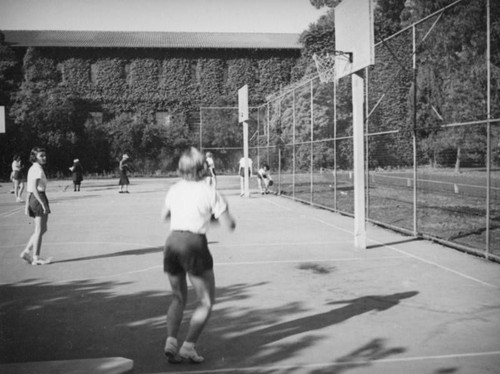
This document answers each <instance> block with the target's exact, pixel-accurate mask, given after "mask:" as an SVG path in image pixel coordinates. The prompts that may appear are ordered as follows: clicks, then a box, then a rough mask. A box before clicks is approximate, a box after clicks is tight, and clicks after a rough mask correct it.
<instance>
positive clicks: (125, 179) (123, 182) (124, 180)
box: [118, 172, 130, 186]
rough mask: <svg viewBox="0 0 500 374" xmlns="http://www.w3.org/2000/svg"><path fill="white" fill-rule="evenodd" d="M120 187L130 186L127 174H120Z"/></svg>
mask: <svg viewBox="0 0 500 374" xmlns="http://www.w3.org/2000/svg"><path fill="white" fill-rule="evenodd" d="M118 184H119V185H120V186H125V185H128V184H130V181H129V180H128V176H127V174H125V173H123V172H120V181H119V182H118Z"/></svg>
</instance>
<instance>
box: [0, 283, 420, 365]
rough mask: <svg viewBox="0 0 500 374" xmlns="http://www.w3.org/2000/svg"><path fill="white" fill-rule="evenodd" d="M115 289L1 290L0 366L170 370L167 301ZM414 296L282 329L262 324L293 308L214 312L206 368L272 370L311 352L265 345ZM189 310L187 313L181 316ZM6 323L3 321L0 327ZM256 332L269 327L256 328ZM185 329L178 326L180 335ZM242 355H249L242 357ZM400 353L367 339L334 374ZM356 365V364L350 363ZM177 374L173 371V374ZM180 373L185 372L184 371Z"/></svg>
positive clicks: (243, 295) (241, 293)
mask: <svg viewBox="0 0 500 374" xmlns="http://www.w3.org/2000/svg"><path fill="white" fill-rule="evenodd" d="M117 286H120V287H123V286H125V287H126V286H127V283H126V282H125V283H124V282H119V283H117V282H89V281H77V282H71V283H70V284H59V285H54V284H51V283H39V282H32V281H30V280H27V281H26V282H24V284H17V285H1V286H0V299H1V300H4V302H3V303H2V304H3V305H2V309H3V310H4V311H5V312H4V313H5V314H4V317H3V318H2V319H3V321H2V322H3V323H2V345H1V347H0V357H2V361H4V362H11V363H14V362H29V361H46V360H67V359H79V358H88V357H113V356H122V357H129V358H131V359H133V360H134V362H135V367H136V372H138V373H142V372H161V371H164V370H165V369H166V368H168V367H171V366H169V365H168V364H167V363H166V360H165V359H164V358H163V357H162V347H163V342H164V339H165V331H164V328H165V326H164V318H165V308H166V305H167V304H168V303H169V297H167V296H166V294H165V293H162V292H141V293H135V294H133V295H116V294H115V292H114V291H113V290H114V289H115V288H116V287H117ZM262 286H266V283H265V282H263V283H260V284H254V285H252V284H237V285H234V286H231V287H227V288H222V289H221V288H218V290H217V293H218V298H219V302H220V303H222V304H224V303H225V301H227V300H231V302H234V301H237V300H243V299H247V298H249V297H250V296H249V292H248V291H249V290H251V289H252V288H255V287H262ZM417 294H418V292H406V293H401V294H392V295H373V296H366V297H361V298H357V299H353V300H343V301H338V302H332V303H330V304H331V305H342V307H340V308H338V309H332V310H330V311H328V312H325V313H319V314H312V315H310V316H308V317H303V318H297V319H292V320H290V321H288V322H284V323H280V322H279V319H278V318H275V319H273V318H269V316H287V315H294V314H295V313H297V310H298V309H300V304H290V305H286V306H283V307H279V308H272V309H261V310H258V309H255V310H250V311H247V312H246V313H245V314H243V315H240V316H239V317H238V318H234V317H230V316H229V315H227V314H226V313H225V312H224V309H223V310H220V311H217V312H215V313H214V316H213V319H214V320H223V321H225V323H224V324H225V327H224V328H221V329H219V330H218V331H217V334H210V338H209V339H210V346H212V347H217V348H218V349H217V351H218V352H220V353H223V354H224V357H226V360H225V361H221V362H220V363H219V364H217V362H214V361H215V360H214V359H215V357H210V358H209V359H208V362H209V363H210V364H212V365H213V366H214V367H219V368H223V367H225V366H227V365H228V364H229V365H241V364H243V365H245V366H247V365H250V366H251V365H254V364H256V362H254V359H253V357H254V356H259V360H258V365H266V364H271V365H272V364H275V363H278V362H280V361H281V360H282V359H283V358H286V357H292V356H294V355H298V354H300V352H301V350H303V349H305V348H307V347H310V346H312V345H314V342H315V338H313V337H308V338H306V339H303V340H300V341H297V342H295V343H291V344H282V345H280V346H279V349H277V350H276V351H274V352H272V353H266V351H267V350H266V346H267V345H268V344H270V343H272V342H277V341H280V340H283V339H285V338H290V337H293V336H294V335H299V334H303V333H307V332H311V331H314V330H320V329H323V328H325V327H328V326H332V325H335V324H338V323H341V322H343V321H345V320H347V319H350V318H354V317H356V316H358V315H360V314H363V313H369V312H371V311H384V310H387V309H389V308H392V307H394V306H396V305H397V304H398V303H399V302H400V301H401V300H403V299H406V298H411V297H413V296H415V295H417ZM189 296H190V299H192V298H193V297H194V295H192V294H190V295H189ZM5 300H9V301H5ZM191 310H192V306H191V307H190V308H189V309H188V311H187V313H188V314H189V313H190V312H191ZM6 316H9V318H8V319H6ZM242 321H245V329H246V330H248V329H253V328H257V329H256V330H255V331H253V332H251V333H242V334H238V336H233V337H231V335H234V333H235V331H237V330H238V329H237V328H235V327H236V326H238V325H240V324H241V322H242ZM262 325H270V326H269V327H266V328H258V327H259V326H262ZM186 329H187V325H186V323H185V324H184V325H183V327H182V330H183V332H185V330H186ZM212 349H213V348H212ZM212 349H210V348H209V349H208V351H212ZM249 352H251V353H252V354H251V355H249ZM402 352H404V348H402V347H391V348H389V347H387V346H386V343H385V342H384V340H383V339H375V340H372V341H370V342H368V343H367V344H366V345H364V346H362V347H360V348H359V349H358V350H357V351H355V352H352V353H351V354H350V355H348V356H345V357H341V358H339V359H337V360H335V362H337V363H340V364H341V366H340V367H338V368H336V370H337V371H334V372H335V373H337V372H338V373H340V372H342V370H345V369H347V368H350V367H352V366H353V365H354V366H359V365H363V366H366V365H367V362H366V361H367V360H372V359H380V358H382V357H387V356H389V355H397V354H399V353H402ZM207 353H209V352H207ZM210 353H211V354H214V353H215V352H210ZM216 355H217V354H216V353H215V356H216ZM332 358H333V357H332ZM359 360H363V361H362V362H357V361H359ZM182 368H183V366H175V369H182ZM184 368H186V369H189V366H186V367H184ZM191 368H193V367H191ZM262 372H267V371H262ZM270 372H271V371H270ZM315 372H317V373H320V372H321V371H315ZM330 372H331V371H330Z"/></svg>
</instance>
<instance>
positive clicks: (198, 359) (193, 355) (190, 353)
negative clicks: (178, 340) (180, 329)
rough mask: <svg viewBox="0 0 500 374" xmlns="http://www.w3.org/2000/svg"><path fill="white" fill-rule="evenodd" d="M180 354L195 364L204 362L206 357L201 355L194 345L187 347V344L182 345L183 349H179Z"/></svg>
mask: <svg viewBox="0 0 500 374" xmlns="http://www.w3.org/2000/svg"><path fill="white" fill-rule="evenodd" d="M179 356H181V357H182V358H183V359H184V360H189V361H191V362H193V363H195V364H199V363H202V362H203V361H205V358H203V357H202V356H200V355H199V354H198V352H196V349H194V346H191V347H186V345H185V344H183V345H182V347H181V350H180V351H179Z"/></svg>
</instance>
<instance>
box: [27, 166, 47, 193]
mask: <svg viewBox="0 0 500 374" xmlns="http://www.w3.org/2000/svg"><path fill="white" fill-rule="evenodd" d="M37 179H40V182H38V191H40V192H45V190H46V189H47V177H46V176H45V172H44V171H43V168H42V165H40V164H39V163H38V162H35V163H34V164H33V165H31V167H30V169H29V170H28V183H27V186H26V191H28V192H34V189H35V186H36V180H37Z"/></svg>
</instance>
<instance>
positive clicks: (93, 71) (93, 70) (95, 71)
mask: <svg viewBox="0 0 500 374" xmlns="http://www.w3.org/2000/svg"><path fill="white" fill-rule="evenodd" d="M98 73H99V67H98V66H97V64H91V65H90V83H92V84H97V75H98Z"/></svg>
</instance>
